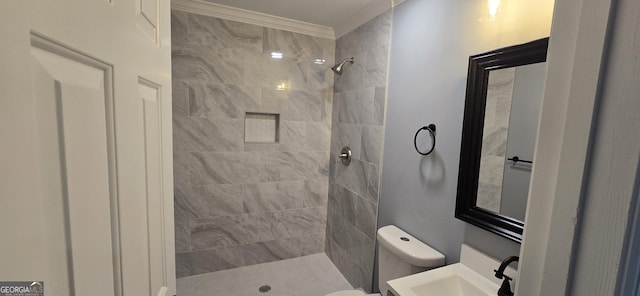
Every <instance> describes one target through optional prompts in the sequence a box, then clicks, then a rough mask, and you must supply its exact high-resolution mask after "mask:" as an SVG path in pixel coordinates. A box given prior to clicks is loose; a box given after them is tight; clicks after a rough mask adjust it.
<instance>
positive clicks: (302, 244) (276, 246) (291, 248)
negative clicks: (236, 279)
mask: <svg viewBox="0 0 640 296" xmlns="http://www.w3.org/2000/svg"><path fill="white" fill-rule="evenodd" d="M323 251H324V232H318V233H312V234H310V235H306V236H302V237H293V238H283V239H276V240H270V241H264V242H259V243H255V244H249V245H246V246H243V255H244V260H245V262H244V264H245V265H252V264H260V263H267V262H273V261H278V260H283V259H290V258H295V257H300V256H306V255H311V254H316V253H321V252H323Z"/></svg>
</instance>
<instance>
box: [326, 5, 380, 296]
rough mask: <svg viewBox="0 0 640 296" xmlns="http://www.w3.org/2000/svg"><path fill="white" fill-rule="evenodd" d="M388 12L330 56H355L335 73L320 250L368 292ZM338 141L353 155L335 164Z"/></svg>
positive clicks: (339, 44) (347, 38)
mask: <svg viewBox="0 0 640 296" xmlns="http://www.w3.org/2000/svg"><path fill="white" fill-rule="evenodd" d="M391 17H392V13H391V11H387V12H385V13H382V14H381V15H379V16H377V17H375V18H373V19H372V20H370V21H369V22H367V23H365V24H363V25H362V26H360V27H358V28H356V29H354V30H353V31H351V32H350V33H348V34H346V35H344V36H343V37H341V38H339V39H338V40H337V41H336V61H341V60H343V59H345V58H348V57H352V56H353V57H355V63H354V64H353V65H348V66H347V68H346V69H345V70H344V72H343V75H342V76H336V78H335V82H334V84H335V87H334V94H333V95H334V101H333V116H332V123H333V124H332V128H331V159H332V161H331V169H330V177H329V203H328V211H327V238H326V247H325V251H326V253H327V255H328V256H329V258H330V259H331V260H332V261H333V262H334V264H335V265H336V266H337V267H338V269H339V270H340V271H341V272H342V274H343V275H344V276H345V277H346V278H347V280H348V281H349V282H350V283H351V284H352V285H353V286H354V287H361V288H363V289H364V290H366V291H368V292H370V291H371V289H372V283H373V266H374V260H375V244H376V231H377V213H378V187H379V182H380V162H381V153H380V152H381V149H382V146H383V144H384V143H383V133H384V125H383V124H384V108H385V105H386V93H387V91H386V86H387V62H388V56H389V45H390V37H391V36H390V34H391ZM343 146H349V147H350V148H351V150H352V153H353V159H352V161H351V164H350V165H349V166H344V165H342V164H341V163H336V162H335V159H336V158H337V156H338V154H339V153H340V150H341V149H342V147H343Z"/></svg>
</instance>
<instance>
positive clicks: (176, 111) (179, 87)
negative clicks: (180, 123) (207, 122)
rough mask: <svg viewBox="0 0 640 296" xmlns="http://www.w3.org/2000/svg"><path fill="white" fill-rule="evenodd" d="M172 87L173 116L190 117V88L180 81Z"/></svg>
mask: <svg viewBox="0 0 640 296" xmlns="http://www.w3.org/2000/svg"><path fill="white" fill-rule="evenodd" d="M172 82H173V83H172V86H171V91H172V93H171V108H172V111H173V112H172V114H173V116H188V115H189V87H188V86H187V85H186V84H184V83H182V82H181V81H178V80H173V81H172Z"/></svg>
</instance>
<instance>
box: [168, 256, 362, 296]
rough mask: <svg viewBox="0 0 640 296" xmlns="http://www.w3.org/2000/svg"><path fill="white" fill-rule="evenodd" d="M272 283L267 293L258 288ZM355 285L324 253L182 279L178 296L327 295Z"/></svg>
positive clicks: (178, 286) (178, 287) (178, 288)
mask: <svg viewBox="0 0 640 296" xmlns="http://www.w3.org/2000/svg"><path fill="white" fill-rule="evenodd" d="M263 285H269V286H271V290H270V291H269V292H267V293H260V292H259V291H258V289H259V288H260V287H261V286H263ZM349 289H353V287H352V286H351V285H350V284H349V282H347V280H346V279H345V278H344V276H342V274H341V273H340V271H338V269H337V268H336V267H335V266H334V265H333V263H332V262H331V260H329V258H328V257H327V255H325V254H324V253H320V254H314V255H309V256H304V257H298V258H294V259H287V260H281V261H276V262H270V263H263V264H257V265H251V266H244V267H240V268H235V269H228V270H222V271H217V272H211V273H206V274H200V275H195V276H190V277H185V278H180V279H178V283H177V290H178V291H177V292H178V293H177V296H227V295H229V296H324V295H326V294H328V293H331V292H335V291H339V290H349Z"/></svg>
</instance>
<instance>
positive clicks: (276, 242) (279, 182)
mask: <svg viewBox="0 0 640 296" xmlns="http://www.w3.org/2000/svg"><path fill="white" fill-rule="evenodd" d="M171 23H172V60H173V134H174V175H175V222H176V264H177V276H178V277H185V276H189V275H195V274H201V273H207V272H212V271H218V270H224V269H230V268H235V267H240V266H245V265H252V264H258V263H264V262H270V261H275V260H280V259H285V258H293V257H298V256H304V255H309V254H315V253H321V252H323V251H324V247H325V225H326V213H327V202H328V182H329V151H330V141H331V137H330V132H331V112H332V105H333V103H332V101H333V73H332V72H331V70H330V67H331V65H333V62H334V56H335V52H334V51H335V41H334V40H329V39H322V38H316V37H311V36H307V35H302V34H297V33H292V32H287V31H281V30H275V29H270V28H265V27H260V26H255V25H249V24H244V23H239V22H233V21H226V20H221V19H217V18H213V17H208V16H202V15H196V14H190V13H186V12H180V11H173V12H172V19H171ZM275 51H278V52H281V53H282V54H283V56H284V57H283V58H282V59H272V58H271V53H272V52H275ZM316 59H321V60H325V61H326V64H324V65H319V64H315V63H314V61H315V60H316ZM246 112H252V113H270V114H279V120H280V123H279V130H280V137H279V142H277V143H245V141H244V139H245V137H244V132H245V130H244V124H245V113H246Z"/></svg>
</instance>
